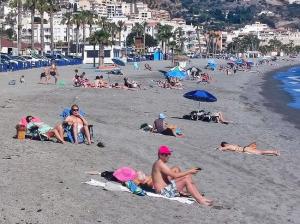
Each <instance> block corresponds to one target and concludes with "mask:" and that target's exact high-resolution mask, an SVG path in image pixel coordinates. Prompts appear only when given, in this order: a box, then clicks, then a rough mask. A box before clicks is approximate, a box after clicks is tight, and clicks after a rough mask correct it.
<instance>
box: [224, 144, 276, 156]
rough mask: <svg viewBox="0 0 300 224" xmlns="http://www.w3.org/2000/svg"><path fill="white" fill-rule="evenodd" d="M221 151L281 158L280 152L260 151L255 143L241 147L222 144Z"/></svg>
mask: <svg viewBox="0 0 300 224" xmlns="http://www.w3.org/2000/svg"><path fill="white" fill-rule="evenodd" d="M218 149H219V150H220V151H233V152H244V153H248V154H255V155H269V156H279V155H280V153H279V151H278V150H273V149H272V150H260V149H257V148H256V142H253V143H251V144H249V145H247V146H244V147H242V146H239V145H235V144H229V143H227V142H221V146H220V147H219V148H218Z"/></svg>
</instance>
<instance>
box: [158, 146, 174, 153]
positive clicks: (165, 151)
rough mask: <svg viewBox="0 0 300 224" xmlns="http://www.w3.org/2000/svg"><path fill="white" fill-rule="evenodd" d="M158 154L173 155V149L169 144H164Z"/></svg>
mask: <svg viewBox="0 0 300 224" xmlns="http://www.w3.org/2000/svg"><path fill="white" fill-rule="evenodd" d="M158 154H168V155H171V154H172V150H171V149H170V148H169V147H168V146H166V145H162V146H160V147H159V149H158Z"/></svg>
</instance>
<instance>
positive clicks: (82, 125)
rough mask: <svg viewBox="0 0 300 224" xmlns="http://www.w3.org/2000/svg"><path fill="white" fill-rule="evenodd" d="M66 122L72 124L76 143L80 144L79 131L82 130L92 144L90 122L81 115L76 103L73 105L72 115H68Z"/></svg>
mask: <svg viewBox="0 0 300 224" xmlns="http://www.w3.org/2000/svg"><path fill="white" fill-rule="evenodd" d="M64 122H65V123H67V124H68V125H71V126H72V130H73V135H74V140H75V144H78V133H79V132H82V133H83V134H85V136H86V138H87V141H88V145H90V144H91V143H92V142H91V135H90V131H89V127H88V122H87V121H86V119H85V118H84V117H83V116H81V115H80V113H79V107H78V106H77V105H76V104H74V105H72V107H71V115H70V116H68V117H66V119H65V121H64Z"/></svg>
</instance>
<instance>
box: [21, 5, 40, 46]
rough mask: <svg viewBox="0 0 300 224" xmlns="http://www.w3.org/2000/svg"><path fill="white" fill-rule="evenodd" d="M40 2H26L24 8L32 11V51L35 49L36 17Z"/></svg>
mask: <svg viewBox="0 0 300 224" xmlns="http://www.w3.org/2000/svg"><path fill="white" fill-rule="evenodd" d="M38 1H39V0H25V3H24V8H25V9H29V10H30V16H31V40H30V41H31V49H34V16H35V10H36V9H37V4H38Z"/></svg>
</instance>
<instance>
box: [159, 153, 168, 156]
mask: <svg viewBox="0 0 300 224" xmlns="http://www.w3.org/2000/svg"><path fill="white" fill-rule="evenodd" d="M160 155H161V156H166V157H167V156H170V155H171V154H170V153H161V154H160Z"/></svg>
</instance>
